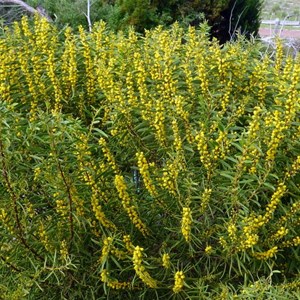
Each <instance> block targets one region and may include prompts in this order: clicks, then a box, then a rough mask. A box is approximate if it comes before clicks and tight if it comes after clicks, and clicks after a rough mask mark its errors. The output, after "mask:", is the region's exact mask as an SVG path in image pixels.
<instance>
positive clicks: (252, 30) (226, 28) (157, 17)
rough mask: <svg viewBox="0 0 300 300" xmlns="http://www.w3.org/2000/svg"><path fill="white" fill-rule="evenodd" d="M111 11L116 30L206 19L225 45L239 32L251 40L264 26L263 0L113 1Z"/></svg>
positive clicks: (110, 19) (109, 20)
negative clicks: (262, 19)
mask: <svg viewBox="0 0 300 300" xmlns="http://www.w3.org/2000/svg"><path fill="white" fill-rule="evenodd" d="M109 2H110V4H107V3H106V4H104V5H110V6H111V7H112V10H111V14H108V15H106V16H103V19H104V20H105V21H106V22H107V24H108V25H109V26H110V27H111V28H112V29H114V30H116V29H122V30H124V29H126V28H128V26H129V25H130V26H134V27H135V29H136V30H137V31H138V32H144V29H145V28H146V29H149V28H151V27H154V26H157V25H159V24H160V25H170V24H172V23H174V22H175V21H178V22H179V23H181V24H185V25H193V26H198V25H199V24H200V23H201V22H203V18H205V19H206V20H207V22H208V24H209V25H210V26H211V32H210V33H211V35H212V36H213V37H216V38H217V39H218V40H219V41H220V42H221V43H222V44H223V43H225V42H226V41H228V40H231V39H233V38H236V31H238V30H239V31H240V32H241V33H243V34H244V35H245V36H246V37H247V38H248V39H249V38H250V36H251V34H253V35H257V34H258V29H259V25H260V14H261V9H262V4H263V1H262V0H259V1H257V0H219V1H213V2H212V1H195V0H193V1H182V0H171V1H149V2H147V3H145V1H132V0H118V1H113V3H111V1H109Z"/></svg>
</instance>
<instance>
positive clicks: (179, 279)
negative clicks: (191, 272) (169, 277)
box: [173, 271, 185, 294]
mask: <svg viewBox="0 0 300 300" xmlns="http://www.w3.org/2000/svg"><path fill="white" fill-rule="evenodd" d="M184 279H185V276H184V274H183V272H182V271H177V272H176V273H175V276H174V281H175V282H174V286H173V293H175V294H177V293H179V292H180V291H182V289H183V286H184Z"/></svg>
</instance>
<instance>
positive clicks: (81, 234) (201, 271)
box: [0, 19, 300, 299]
mask: <svg viewBox="0 0 300 300" xmlns="http://www.w3.org/2000/svg"><path fill="white" fill-rule="evenodd" d="M299 76H300V62H299V57H298V58H296V59H295V60H293V59H292V58H291V57H285V56H284V55H283V52H282V46H281V43H280V41H278V43H277V51H276V57H275V58H274V59H270V58H269V57H268V56H264V57H261V55H260V52H259V46H257V45H254V44H251V43H250V42H247V41H244V40H243V39H239V40H238V41H236V42H235V43H229V44H226V45H225V46H224V47H222V48H221V47H220V46H219V44H218V42H216V41H209V38H208V34H207V31H206V30H205V28H202V29H201V30H199V31H197V30H196V29H195V28H193V27H191V28H189V30H188V31H187V32H185V31H183V30H182V28H180V27H179V26H178V24H175V25H173V26H172V28H171V29H169V30H163V29H162V28H161V27H158V28H156V29H155V30H150V31H147V32H146V35H145V37H143V38H139V36H138V35H137V34H136V33H134V32H133V31H129V33H128V35H124V34H122V33H118V34H116V33H113V32H110V31H108V30H107V29H106V27H105V25H104V24H103V23H99V24H97V25H95V26H94V28H93V32H92V33H91V34H87V33H86V32H85V31H84V30H83V29H80V30H79V35H75V34H73V33H72V30H71V29H69V28H68V29H66V30H64V31H61V32H60V33H59V32H58V31H57V29H56V28H55V27H52V26H51V25H49V24H48V23H47V22H46V21H45V20H43V21H42V22H40V21H39V20H37V19H36V20H35V26H34V28H33V29H32V28H30V27H29V24H28V22H27V20H26V19H23V20H22V22H21V24H17V23H16V24H15V25H14V31H13V32H11V31H7V32H6V35H5V37H4V38H2V39H1V40H0V165H1V170H2V172H1V174H0V236H1V240H0V262H1V264H0V291H1V296H2V298H4V299H119V298H120V299H121V298H122V299H171V298H172V299H199V298H200V299H213V298H216V299H259V298H261V299H294V298H295V299H296V297H297V289H299V284H300V283H299V282H300V281H299V264H298V258H299V244H300V237H299V225H300V223H299V212H300V202H299V199H300V186H299V184H300V174H299V169H300V145H299V144H300V139H299V135H300V119H299V118H300V115H299V105H300V103H299V99H300V97H299V92H300V90H299V84H298V82H299Z"/></svg>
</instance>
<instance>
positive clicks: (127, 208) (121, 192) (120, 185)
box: [115, 175, 148, 235]
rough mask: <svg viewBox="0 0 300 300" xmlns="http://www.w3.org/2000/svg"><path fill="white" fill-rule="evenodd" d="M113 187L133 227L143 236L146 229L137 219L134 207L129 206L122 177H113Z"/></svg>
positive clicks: (129, 201) (145, 233) (128, 198)
mask: <svg viewBox="0 0 300 300" xmlns="http://www.w3.org/2000/svg"><path fill="white" fill-rule="evenodd" d="M115 187H116V189H117V191H118V193H119V197H120V199H121V200H122V205H123V208H124V209H125V211H126V212H127V214H128V216H129V218H130V220H131V222H132V223H133V225H134V226H135V227H136V228H137V229H138V230H139V231H140V232H141V233H142V234H143V235H147V234H148V229H147V227H146V225H145V224H144V223H143V222H142V220H141V219H140V218H139V215H138V213H137V211H136V207H135V206H134V205H132V204H131V199H130V197H129V194H128V192H127V187H126V184H125V180H124V177H123V176H122V175H115Z"/></svg>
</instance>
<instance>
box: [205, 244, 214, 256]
mask: <svg viewBox="0 0 300 300" xmlns="http://www.w3.org/2000/svg"><path fill="white" fill-rule="evenodd" d="M212 252H213V248H212V246H210V245H208V246H206V247H205V253H206V254H207V255H210V254H211V253H212Z"/></svg>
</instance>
